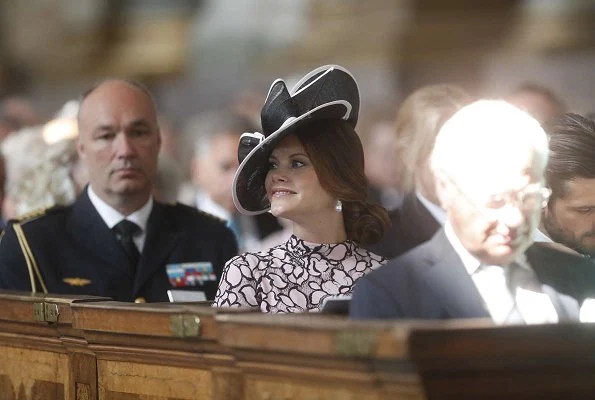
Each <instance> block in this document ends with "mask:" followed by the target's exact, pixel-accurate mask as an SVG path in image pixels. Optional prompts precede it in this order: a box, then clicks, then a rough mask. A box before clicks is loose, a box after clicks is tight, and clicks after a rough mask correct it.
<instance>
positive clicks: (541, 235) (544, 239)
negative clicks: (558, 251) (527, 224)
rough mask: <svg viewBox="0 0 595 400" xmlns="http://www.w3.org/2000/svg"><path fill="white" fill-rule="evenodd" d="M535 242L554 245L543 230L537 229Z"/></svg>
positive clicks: (534, 234)
mask: <svg viewBox="0 0 595 400" xmlns="http://www.w3.org/2000/svg"><path fill="white" fill-rule="evenodd" d="M533 241H534V242H545V243H554V241H553V240H552V239H551V238H550V237H549V236H548V235H546V234H545V233H544V232H543V231H542V230H541V229H535V232H534V233H533Z"/></svg>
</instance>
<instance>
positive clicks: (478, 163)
mask: <svg viewBox="0 0 595 400" xmlns="http://www.w3.org/2000/svg"><path fill="white" fill-rule="evenodd" d="M525 149H527V150H529V151H532V153H533V155H534V157H535V159H534V165H536V167H537V168H539V173H540V174H542V173H543V170H545V166H546V163H547V159H548V142H547V136H546V134H545V132H544V130H543V129H542V128H541V126H540V125H539V123H538V122H537V120H535V119H534V118H533V117H531V116H530V115H529V114H528V113H526V112H524V111H522V110H520V109H518V108H517V107H515V106H513V105H511V104H509V103H507V102H505V101H502V100H479V101H476V102H474V103H471V104H469V105H467V106H465V107H463V108H462V109H460V110H459V111H458V112H457V113H455V114H454V115H453V116H452V117H451V118H450V119H449V120H448V121H446V123H445V124H444V125H443V127H442V129H440V132H439V133H438V136H437V137H436V143H435V144H434V149H433V151H432V155H431V167H432V170H433V171H434V173H435V174H440V173H442V174H446V175H447V176H449V177H450V178H451V179H453V180H455V181H458V180H459V178H461V177H463V176H469V175H470V174H471V173H475V174H477V175H483V172H484V171H489V169H488V168H490V167H496V168H497V167H498V166H503V165H506V163H507V157H513V156H514V155H515V153H514V151H517V150H520V151H522V150H525ZM524 154H526V153H524Z"/></svg>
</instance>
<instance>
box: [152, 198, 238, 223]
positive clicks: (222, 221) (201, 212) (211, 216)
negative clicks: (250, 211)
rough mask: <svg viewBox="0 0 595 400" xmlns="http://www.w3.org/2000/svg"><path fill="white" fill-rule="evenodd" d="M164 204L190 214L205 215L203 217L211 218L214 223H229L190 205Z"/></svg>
mask: <svg viewBox="0 0 595 400" xmlns="http://www.w3.org/2000/svg"><path fill="white" fill-rule="evenodd" d="M163 204H164V205H165V206H167V207H172V208H183V209H186V210H187V211H188V212H193V213H196V214H198V215H203V216H205V217H207V218H209V219H211V220H213V221H217V222H220V223H222V224H224V225H225V224H227V221H226V220H224V219H222V218H219V217H217V216H215V215H213V214H209V213H208V212H206V211H203V210H200V209H198V208H196V207H192V206H189V205H188V204H184V203H180V202H179V201H178V202H170V203H163Z"/></svg>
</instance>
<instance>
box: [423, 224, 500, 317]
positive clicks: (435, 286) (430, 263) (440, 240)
mask: <svg viewBox="0 0 595 400" xmlns="http://www.w3.org/2000/svg"><path fill="white" fill-rule="evenodd" d="M430 243H431V246H429V248H430V249H431V251H430V252H429V253H428V255H427V258H426V267H425V269H424V270H423V271H422V274H423V277H424V279H425V282H426V283H427V285H428V287H429V289H430V290H431V291H432V293H433V294H434V297H435V298H436V300H437V301H438V302H439V303H440V305H441V306H442V307H443V308H444V309H445V310H446V311H447V312H448V314H449V315H450V317H452V318H485V317H488V318H489V317H490V315H489V313H488V311H487V310H486V309H485V307H484V305H483V299H482V298H481V295H480V294H479V292H478V291H477V289H476V287H475V284H474V283H473V280H472V279H471V277H470V276H469V274H468V273H467V270H466V269H465V266H464V265H463V262H462V261H461V259H460V257H459V255H458V254H457V253H456V251H455V250H454V248H453V247H452V246H451V244H450V242H449V241H448V239H447V238H446V235H445V233H444V229H441V230H440V231H438V232H437V233H436V235H434V237H433V238H432V239H431V241H430Z"/></svg>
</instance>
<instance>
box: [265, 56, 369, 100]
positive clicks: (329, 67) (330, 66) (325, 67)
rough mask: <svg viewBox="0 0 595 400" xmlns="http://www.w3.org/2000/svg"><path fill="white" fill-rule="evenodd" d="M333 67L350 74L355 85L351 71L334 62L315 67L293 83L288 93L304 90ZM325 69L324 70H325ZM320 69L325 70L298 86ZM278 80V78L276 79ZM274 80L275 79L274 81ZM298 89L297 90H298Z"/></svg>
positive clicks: (294, 93)
mask: <svg viewBox="0 0 595 400" xmlns="http://www.w3.org/2000/svg"><path fill="white" fill-rule="evenodd" d="M334 69H338V70H340V71H343V72H345V73H346V74H347V75H349V76H351V78H352V79H353V81H354V82H355V84H356V85H357V81H356V80H355V77H354V76H353V74H352V73H351V72H349V71H348V70H346V69H345V68H343V67H341V66H340V65H335V64H328V65H323V66H321V67H318V68H316V69H315V70H313V71H310V72H309V73H308V74H307V75H306V76H304V77H303V78H302V79H300V80H299V81H298V82H297V83H296V84H295V85H293V87H292V88H291V90H290V91H289V94H290V95H291V96H292V97H293V96H295V95H296V94H298V93H300V92H301V91H302V90H304V89H305V88H307V87H309V86H310V85H312V84H313V83H314V82H316V81H317V80H319V79H320V78H322V77H323V76H324V75H326V74H328V73H329V72H331V71H332V70H334ZM325 70H326V71H325ZM321 71H325V72H324V73H323V74H321V75H320V76H319V77H318V78H316V79H314V80H313V81H312V82H310V83H308V84H307V85H306V86H304V87H303V88H300V86H301V85H303V84H304V82H306V81H307V80H308V79H310V78H312V77H313V76H314V75H316V74H318V73H320V72H321ZM277 80H279V79H277ZM275 82H276V81H275ZM298 89H299V90H298Z"/></svg>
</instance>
